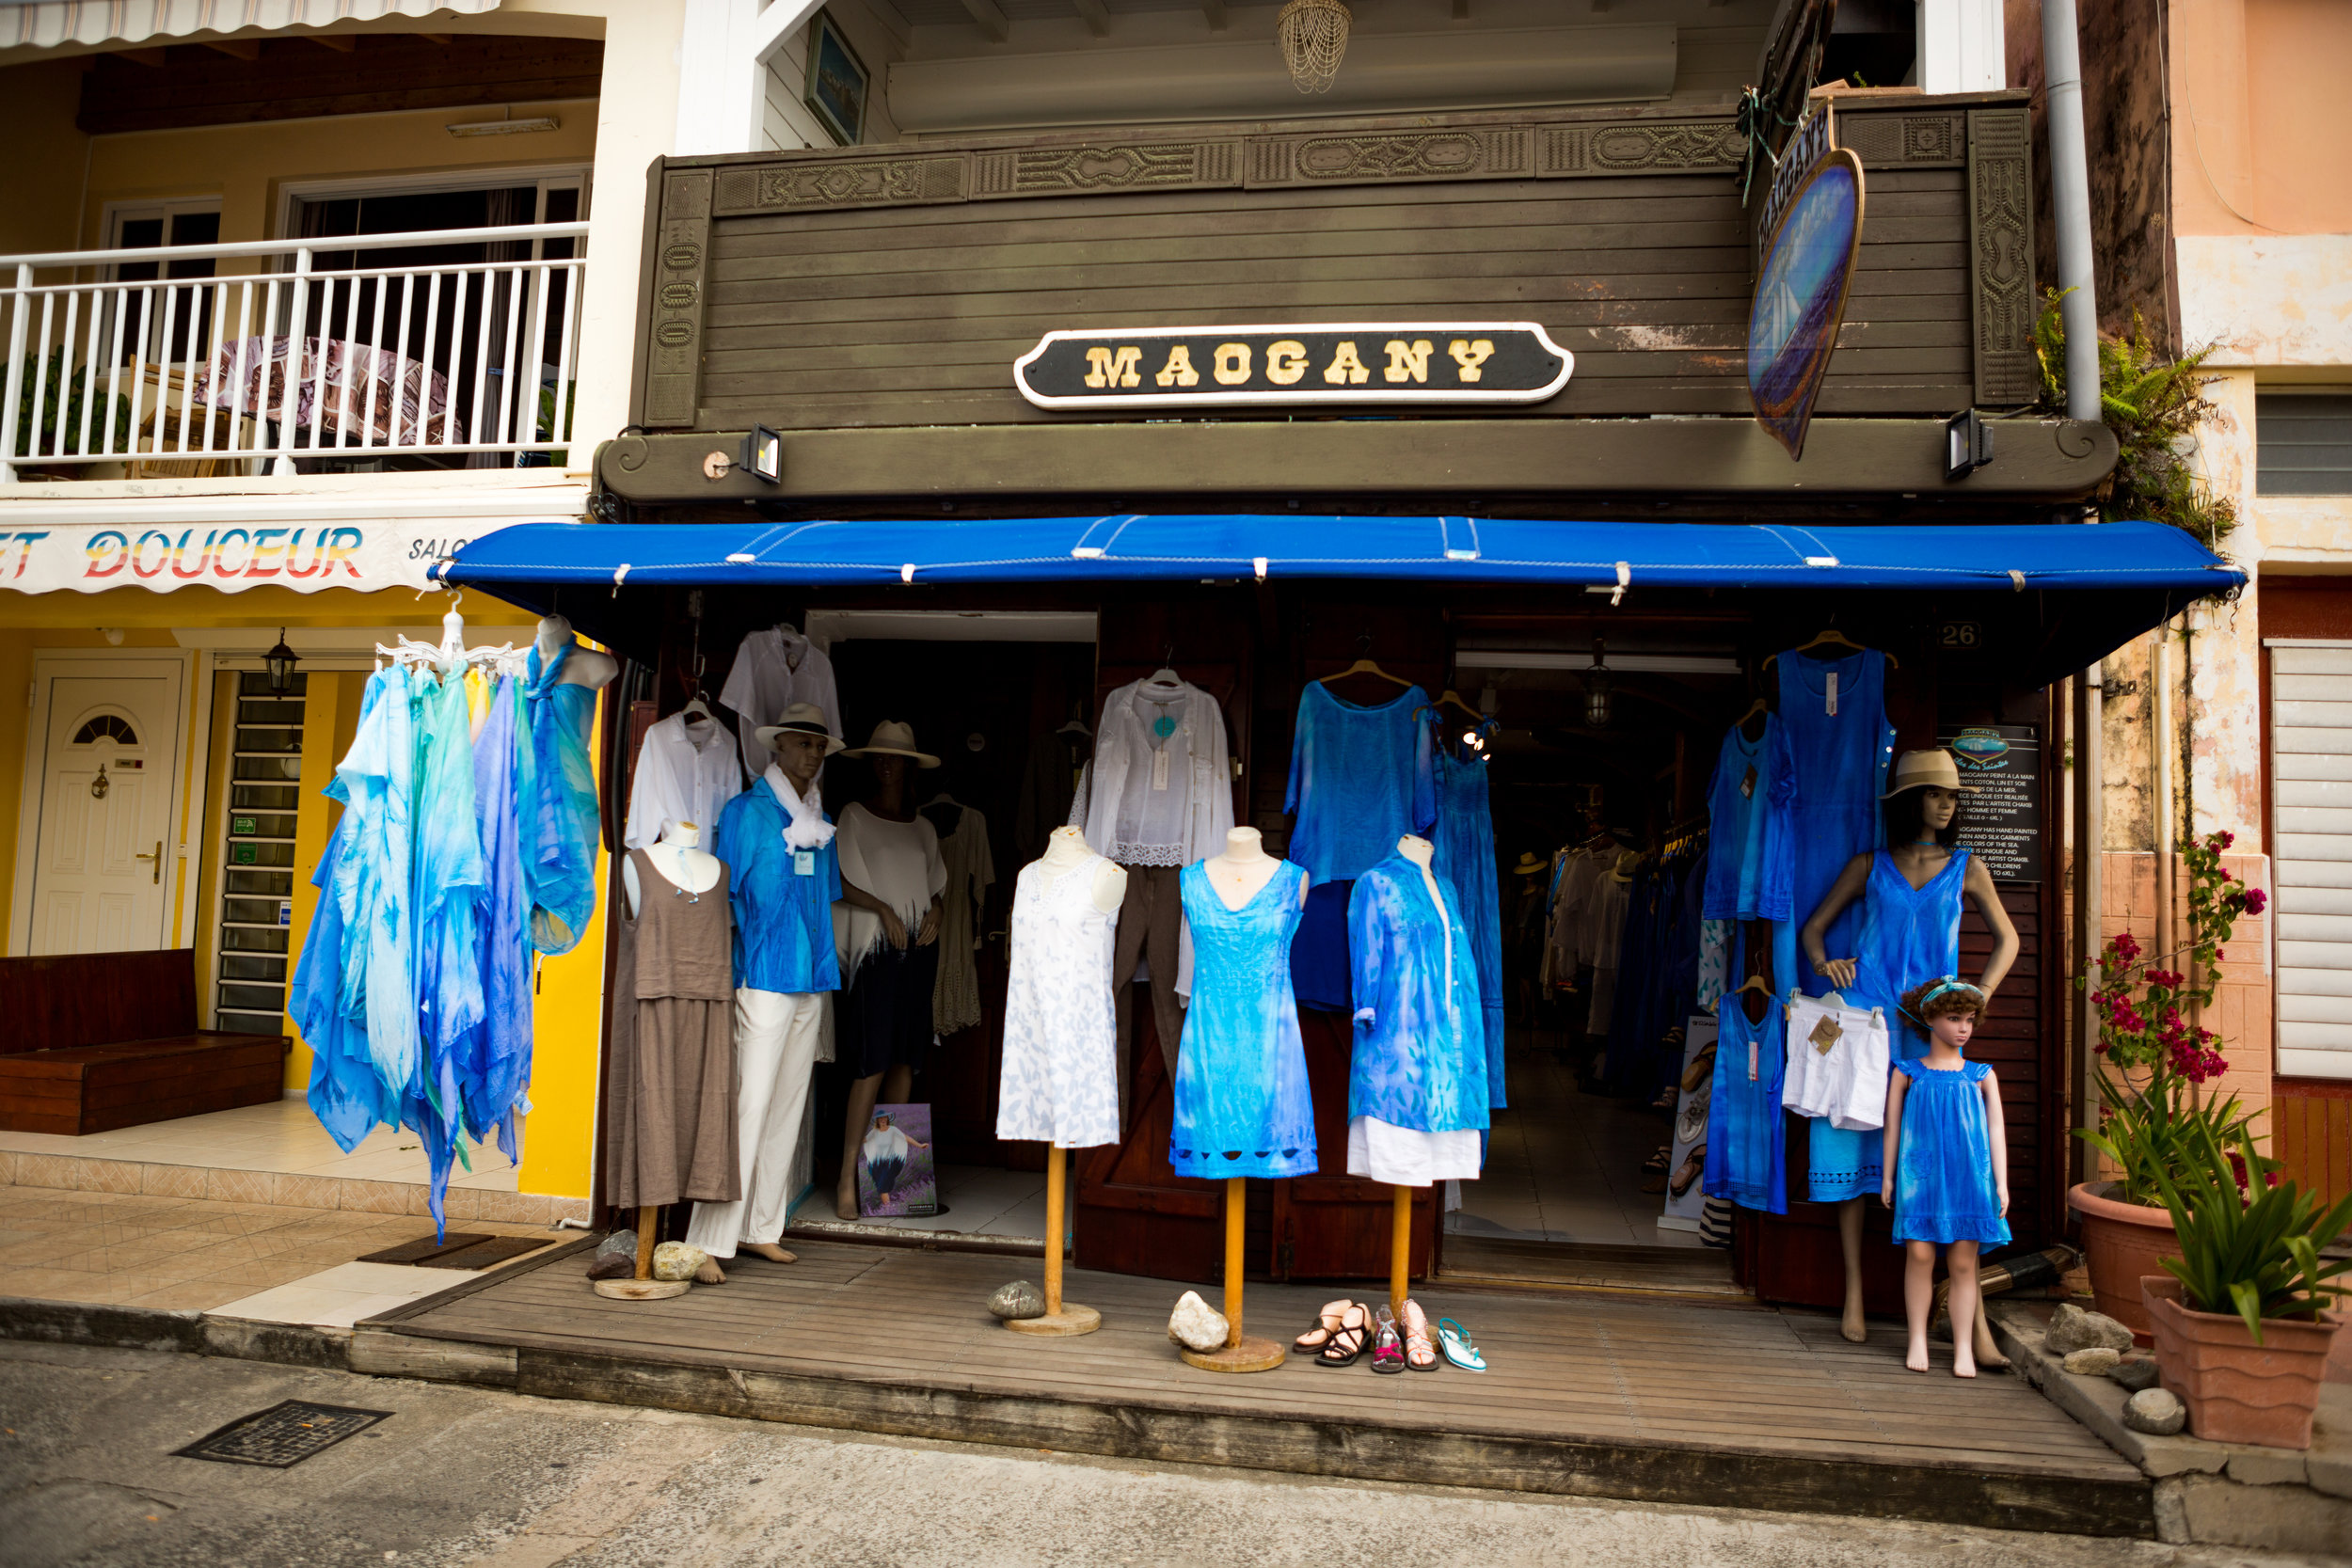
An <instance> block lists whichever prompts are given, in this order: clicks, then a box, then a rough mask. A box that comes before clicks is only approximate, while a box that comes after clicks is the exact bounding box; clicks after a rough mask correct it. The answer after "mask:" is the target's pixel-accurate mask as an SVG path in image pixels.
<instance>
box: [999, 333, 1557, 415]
mask: <svg viewBox="0 0 2352 1568" xmlns="http://www.w3.org/2000/svg"><path fill="white" fill-rule="evenodd" d="M1575 362H1576V361H1575V358H1574V356H1571V355H1570V354H1569V353H1568V351H1567V350H1566V349H1564V348H1562V347H1561V346H1560V345H1559V344H1557V343H1555V342H1553V341H1551V339H1550V338H1549V336H1548V335H1546V333H1545V331H1544V329H1543V328H1542V327H1540V326H1538V325H1535V324H1534V323H1533V322H1375V323H1372V324H1369V325H1360V324H1344V323H1343V324H1339V325H1314V326H1199V327H1131V328H1113V329H1107V330H1103V331H1091V332H1088V331H1072V332H1049V333H1047V334H1046V335H1045V336H1044V338H1043V339H1042V340H1041V341H1039V343H1038V345H1037V347H1035V348H1033V349H1031V350H1030V351H1029V352H1028V353H1026V354H1025V355H1023V356H1021V357H1020V358H1019V359H1017V360H1015V361H1014V362H1013V380H1014V382H1015V384H1016V385H1018V386H1019V387H1020V388H1021V395H1022V396H1024V397H1025V398H1027V399H1028V400H1029V401H1030V402H1031V403H1034V404H1037V405H1038V406H1039V407H1041V408H1179V407H1189V406H1193V405H1196V404H1198V405H1200V406H1202V407H1218V406H1227V407H1230V406H1233V405H1237V404H1256V405H1259V406H1266V405H1280V404H1322V405H1324V406H1327V407H1328V406H1334V405H1341V406H1344V405H1348V404H1402V403H1415V404H1531V403H1541V402H1543V401H1544V400H1545V399H1546V398H1549V397H1550V396H1551V395H1552V394H1553V393H1555V392H1557V391H1558V390H1559V389H1560V388H1563V387H1565V386H1566V385H1567V382H1568V372H1569V371H1570V370H1572V369H1573V368H1574V367H1575Z"/></svg>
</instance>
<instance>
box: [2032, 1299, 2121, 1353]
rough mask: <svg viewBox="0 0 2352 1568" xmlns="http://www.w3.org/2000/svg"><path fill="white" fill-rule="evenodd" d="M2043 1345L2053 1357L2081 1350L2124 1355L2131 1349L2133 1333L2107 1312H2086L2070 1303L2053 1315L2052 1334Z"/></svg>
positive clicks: (2051, 1317)
mask: <svg viewBox="0 0 2352 1568" xmlns="http://www.w3.org/2000/svg"><path fill="white" fill-rule="evenodd" d="M2042 1344H2043V1346H2044V1347H2045V1348H2046V1349H2047V1350H2048V1351H2049V1353H2050V1354H2052V1355H2065V1354H2070V1353H2071V1352H2074V1351H2078V1350H2111V1351H2118V1352H2122V1351H2127V1350H2129V1349H2131V1348H2132V1331H2131V1330H2130V1329H2128V1328H2125V1327H2124V1326H2123V1325H2122V1323H2117V1322H2116V1321H2115V1320H2114V1319H2113V1318H2110V1317H2108V1316H2107V1315H2106V1313H2104V1312H2086V1311H2084V1310H2083V1309H2082V1308H2081V1307H2076V1306H2074V1304H2073V1303H2071V1302H2069V1303H2067V1304H2065V1305H2063V1306H2061V1307H2059V1308H2058V1310H2057V1311H2055V1312H2053V1313H2051V1314H2050V1334H2049V1338H2046V1339H2044V1340H2043V1341H2042Z"/></svg>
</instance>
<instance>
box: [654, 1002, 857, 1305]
mask: <svg viewBox="0 0 2352 1568" xmlns="http://www.w3.org/2000/svg"><path fill="white" fill-rule="evenodd" d="M827 995H828V993H827V992H824V991H801V992H792V993H787V992H784V991H773V990H749V989H747V988H746V989H739V990H737V991H736V993H735V1073H736V1080H735V1082H736V1087H735V1123H736V1131H737V1138H736V1143H737V1147H738V1148H739V1151H740V1158H741V1160H742V1176H743V1184H742V1189H741V1190H742V1194H743V1196H742V1197H740V1198H739V1199H738V1200H737V1201H735V1202H733V1203H697V1204H695V1205H694V1216H693V1218H692V1219H691V1220H690V1221H689V1222H688V1223H687V1227H686V1239H687V1241H688V1242H689V1243H691V1244H692V1245H695V1246H698V1247H700V1248H702V1249H703V1250H704V1251H705V1252H707V1253H708V1254H710V1256H711V1257H713V1258H722V1259H724V1258H732V1257H734V1256H735V1249H736V1247H737V1246H739V1244H741V1243H745V1242H773V1241H775V1240H777V1239H778V1238H780V1237H781V1236H783V1234H784V1222H785V1220H786V1218H787V1216H788V1214H789V1212H790V1209H791V1204H792V1199H793V1197H794V1196H796V1195H795V1194H794V1192H793V1191H792V1173H793V1169H794V1167H795V1165H796V1164H798V1161H797V1160H796V1159H795V1156H796V1155H797V1154H798V1153H799V1152H800V1148H799V1145H800V1139H801V1124H802V1123H803V1121H805V1120H806V1119H807V1116H808V1085H809V1078H810V1075H811V1074H812V1073H813V1072H814V1071H815V1070H816V1067H817V1054H818V1044H819V1042H820V1041H821V1040H822V1039H823V1037H824V1019H825V1001H826V997H827Z"/></svg>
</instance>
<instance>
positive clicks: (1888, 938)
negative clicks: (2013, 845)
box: [1830, 848, 1968, 1056]
mask: <svg viewBox="0 0 2352 1568" xmlns="http://www.w3.org/2000/svg"><path fill="white" fill-rule="evenodd" d="M1967 876H1968V851H1967V850H1966V849H1965V848H1959V849H1954V850H1953V851H1952V858H1951V859H1950V860H1948V861H1947V862H1946V863H1944V869H1943V870H1941V871H1939V872H1937V873H1936V874H1935V875H1934V876H1933V877H1931V878H1929V879H1928V885H1927V886H1925V887H1923V888H1914V887H1913V886H1912V885H1911V882H1910V880H1909V879H1907V878H1905V877H1904V876H1903V874H1902V873H1901V872H1900V871H1898V870H1897V869H1895V857H1894V856H1892V855H1890V854H1888V853H1887V852H1886V851H1885V850H1883V849H1881V850H1880V851H1879V852H1878V853H1877V854H1875V855H1873V856H1871V857H1870V879H1869V882H1868V883H1867V888H1866V890H1865V892H1864V894H1863V895H1862V929H1861V932H1860V934H1859V936H1858V937H1857V939H1856V941H1855V942H1854V947H1853V954H1854V976H1853V986H1852V988H1851V994H1850V995H1849V996H1848V997H1847V998H1846V1000H1847V1002H1848V1003H1850V1004H1851V1005H1852V1006H1857V1007H1883V1008H1885V1009H1886V1027H1887V1030H1888V1033H1889V1036H1890V1037H1891V1038H1892V1040H1893V1043H1894V1053H1895V1054H1896V1055H1897V1056H1919V1055H1924V1054H1926V1053H1927V1049H1928V1043H1927V1041H1925V1040H1923V1039H1921V1038H1920V1037H1919V1034H1918V1031H1917V1030H1915V1029H1913V1028H1911V1027H1909V1026H1908V1025H1906V1024H1905V1023H1904V1022H1903V1021H1902V1019H1901V1018H1899V1016H1898V1015H1897V1014H1896V1011H1895V1006H1896V1004H1897V1003H1898V1002H1899V1001H1901V1000H1902V994H1903V992H1905V991H1907V990H1910V989H1911V988H1912V987H1914V986H1915V985H1918V984H1920V983H1921V982H1922V981H1926V980H1933V979H1936V978H1937V977H1939V976H1941V975H1946V974H1958V973H1959V972H1960V895H1961V889H1962V886H1963V883H1964V882H1965V881H1966V879H1967ZM1840 956H1841V955H1839V953H1838V952H1837V950H1836V948H1832V949H1830V957H1832V958H1837V957H1840Z"/></svg>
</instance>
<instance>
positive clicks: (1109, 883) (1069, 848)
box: [1038, 828, 1127, 914]
mask: <svg viewBox="0 0 2352 1568" xmlns="http://www.w3.org/2000/svg"><path fill="white" fill-rule="evenodd" d="M1093 853H1094V851H1093V850H1092V849H1091V848H1089V847H1088V845H1087V835H1086V834H1084V833H1082V832H1079V831H1078V830H1077V829H1075V828H1056V829H1055V830H1054V832H1053V833H1052V835H1051V836H1050V837H1048V838H1047V839H1046V841H1045V853H1044V854H1042V855H1041V856H1039V857H1038V858H1039V859H1040V860H1041V861H1042V862H1043V863H1045V864H1046V865H1048V866H1050V867H1051V868H1052V869H1053V870H1054V872H1055V874H1056V875H1059V874H1060V873H1062V872H1065V871H1068V870H1069V869H1071V867H1073V866H1074V865H1076V864H1077V863H1079V862H1080V861H1083V860H1086V859H1088V858H1089V857H1090V856H1091V855H1092V854H1093ZM1126 897H1127V868H1126V867H1125V866H1123V865H1120V864H1117V863H1113V862H1111V861H1109V860H1105V861H1104V862H1103V863H1102V864H1101V865H1099V866H1097V867H1095V870H1094V907H1095V908H1096V909H1098V910H1101V911H1103V912H1104V914H1117V913H1118V912H1119V906H1120V904H1121V903H1123V902H1125V900H1126Z"/></svg>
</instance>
